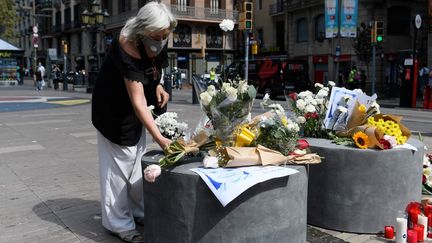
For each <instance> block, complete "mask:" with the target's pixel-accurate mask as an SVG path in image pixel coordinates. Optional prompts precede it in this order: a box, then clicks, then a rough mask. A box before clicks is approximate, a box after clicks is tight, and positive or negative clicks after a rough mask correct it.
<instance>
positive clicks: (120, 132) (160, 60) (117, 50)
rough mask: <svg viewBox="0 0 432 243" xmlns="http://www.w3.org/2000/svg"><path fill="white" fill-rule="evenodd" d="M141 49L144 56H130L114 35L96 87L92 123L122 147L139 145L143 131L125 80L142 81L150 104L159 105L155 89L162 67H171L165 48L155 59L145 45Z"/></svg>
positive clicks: (93, 97) (93, 98) (93, 96)
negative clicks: (147, 52)
mask: <svg viewBox="0 0 432 243" xmlns="http://www.w3.org/2000/svg"><path fill="white" fill-rule="evenodd" d="M139 50H140V54H141V57H142V58H141V59H137V58H134V57H131V56H130V55H129V54H127V53H126V52H125V51H124V50H123V49H122V48H121V47H120V44H119V42H118V38H114V40H113V42H112V45H111V48H110V50H109V52H108V55H107V56H106V58H105V60H104V62H103V64H102V68H101V70H100V72H99V74H98V77H97V79H96V82H95V85H94V89H93V95H92V123H93V125H94V126H95V128H96V129H97V130H98V131H99V132H100V133H101V134H102V135H103V136H104V137H106V138H107V139H109V140H110V141H111V142H113V143H116V144H118V145H123V146H133V145H136V144H137V143H138V141H139V139H140V137H141V133H142V124H141V122H140V121H139V120H138V118H137V116H136V115H135V111H134V109H133V106H132V103H131V101H130V98H129V95H128V92H127V89H126V85H125V81H124V79H125V78H126V79H128V80H133V81H138V82H141V83H142V84H143V85H144V92H145V96H146V100H147V104H148V105H153V106H155V107H157V105H156V104H157V99H156V94H155V90H156V87H157V85H158V84H159V81H160V75H161V69H162V68H163V67H166V66H168V65H167V60H168V56H167V52H166V48H165V49H164V50H163V51H162V52H161V53H160V54H159V55H158V56H157V57H156V58H153V59H150V58H148V57H147V55H146V53H145V50H144V47H143V46H142V45H140V46H139Z"/></svg>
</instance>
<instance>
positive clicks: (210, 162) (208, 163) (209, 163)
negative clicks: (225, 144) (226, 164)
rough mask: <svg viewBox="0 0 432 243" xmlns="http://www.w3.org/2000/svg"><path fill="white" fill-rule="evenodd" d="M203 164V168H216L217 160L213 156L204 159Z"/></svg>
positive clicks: (217, 165)
mask: <svg viewBox="0 0 432 243" xmlns="http://www.w3.org/2000/svg"><path fill="white" fill-rule="evenodd" d="M203 164H204V167H205V168H218V167H219V164H218V159H217V158H216V157H213V156H206V157H204V160H203Z"/></svg>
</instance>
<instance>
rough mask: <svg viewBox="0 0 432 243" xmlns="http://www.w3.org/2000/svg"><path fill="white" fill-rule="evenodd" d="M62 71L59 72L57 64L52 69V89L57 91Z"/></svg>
mask: <svg viewBox="0 0 432 243" xmlns="http://www.w3.org/2000/svg"><path fill="white" fill-rule="evenodd" d="M61 74H62V71H61V70H60V67H59V66H58V65H57V64H54V68H53V77H54V79H53V83H54V89H55V90H58V88H59V83H60V81H61V76H62V75H61Z"/></svg>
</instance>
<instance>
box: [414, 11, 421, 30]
mask: <svg viewBox="0 0 432 243" xmlns="http://www.w3.org/2000/svg"><path fill="white" fill-rule="evenodd" d="M414 24H415V27H416V28H417V29H420V28H421V25H422V18H421V16H420V14H417V15H416V16H415V20H414Z"/></svg>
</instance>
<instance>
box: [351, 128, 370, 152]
mask: <svg viewBox="0 0 432 243" xmlns="http://www.w3.org/2000/svg"><path fill="white" fill-rule="evenodd" d="M352 139H353V140H354V143H355V145H357V147H359V148H361V149H367V148H368V147H369V138H368V136H367V135H366V134H365V133H364V132H356V133H354V135H353V136H352Z"/></svg>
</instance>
